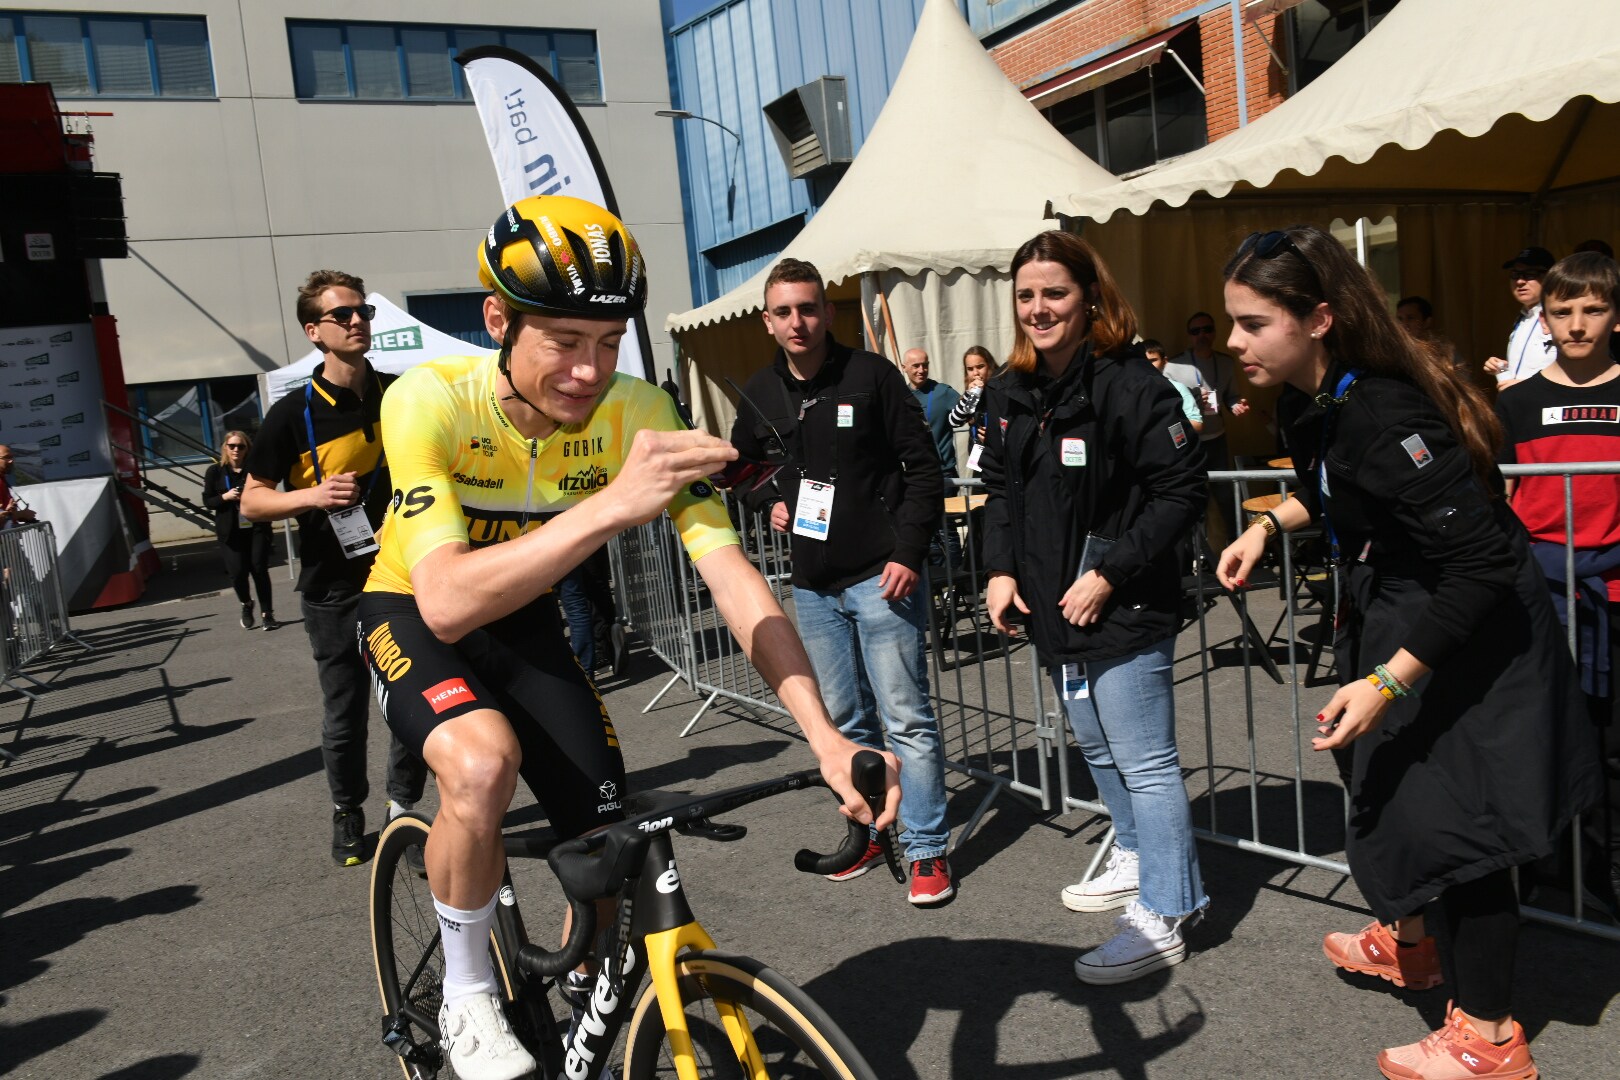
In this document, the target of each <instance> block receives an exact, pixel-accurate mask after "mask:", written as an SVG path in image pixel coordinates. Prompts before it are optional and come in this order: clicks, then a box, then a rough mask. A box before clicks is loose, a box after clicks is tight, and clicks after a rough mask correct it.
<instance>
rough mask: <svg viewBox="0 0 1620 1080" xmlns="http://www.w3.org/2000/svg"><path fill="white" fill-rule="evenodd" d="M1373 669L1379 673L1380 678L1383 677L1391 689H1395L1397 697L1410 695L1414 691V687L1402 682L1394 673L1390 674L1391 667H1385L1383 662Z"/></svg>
mask: <svg viewBox="0 0 1620 1080" xmlns="http://www.w3.org/2000/svg"><path fill="white" fill-rule="evenodd" d="M1373 670H1374V671H1376V672H1377V673H1378V677H1379V678H1380V679H1383V680H1384V681H1385V682H1386V683H1388V684H1389V686H1390V689H1392V690H1394V691H1395V696H1396V697H1408V696H1409V695H1410V694H1411V693H1412V688H1411V687H1410V686H1408V685H1406V684H1405V683H1403V682H1401V680H1399V679H1397V678H1396V677H1395V676H1394V675H1392V674H1390V670H1389V668H1387V667H1385V666H1384V665H1383V664H1379V665H1377V666H1376V667H1374V668H1373Z"/></svg>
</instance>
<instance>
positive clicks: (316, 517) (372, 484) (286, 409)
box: [247, 361, 397, 602]
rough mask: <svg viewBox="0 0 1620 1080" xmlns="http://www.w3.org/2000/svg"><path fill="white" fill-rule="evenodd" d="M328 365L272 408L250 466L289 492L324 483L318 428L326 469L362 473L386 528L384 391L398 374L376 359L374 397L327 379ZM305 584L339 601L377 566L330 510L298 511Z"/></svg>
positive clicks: (305, 589) (372, 517) (375, 517)
mask: <svg viewBox="0 0 1620 1080" xmlns="http://www.w3.org/2000/svg"><path fill="white" fill-rule="evenodd" d="M323 371H324V366H323V367H322V368H321V369H317V370H316V372H315V375H314V377H313V378H311V380H310V382H309V386H308V388H307V389H303V388H301V389H298V390H295V391H293V392H291V393H289V394H288V395H287V396H286V397H284V398H282V399H281V400H280V401H278V402H276V403H275V404H274V405H272V406H271V407H270V411H269V412H268V413H266V414H265V417H264V423H263V424H262V425H261V426H260V427H259V437H258V438H257V439H255V440H254V442H253V449H252V450H250V451H248V459H247V471H248V472H249V473H251V474H253V476H254V477H256V478H257V479H259V480H261V481H263V482H264V483H266V484H285V485H286V487H287V490H288V491H293V490H296V489H299V488H312V487H315V486H316V484H318V483H319V481H318V480H316V478H315V468H314V466H313V464H312V463H311V459H310V447H309V442H310V439H309V433H310V428H311V427H313V428H314V433H315V443H316V449H317V453H318V455H319V461H320V476H321V479H323V480H324V479H325V478H326V477H329V476H334V475H336V474H338V473H345V472H352V473H358V474H359V481H360V490H361V492H362V493H364V492H367V491H368V490H369V494H368V495H366V518H367V519H368V520H369V521H370V522H371V527H372V528H373V529H380V528H382V523H383V518H384V517H385V516H387V514H388V500H389V497H390V495H391V491H390V488H389V482H388V465H387V463H386V461H384V460H383V457H382V450H383V444H382V397H383V391H385V390H386V389H387V388H388V387H389V386H390V385H392V384H393V382H394V379H395V378H396V377H397V376H394V375H385V374H382V373H381V372H378V371H377V370H376V369H375V368H373V367H372V366H371V364H370V362H369V361H368V362H367V363H366V374H365V379H364V381H363V385H364V386H365V388H366V396H365V398H364V399H363V400H362V399H361V398H360V396H359V395H357V394H356V393H355V392H354V391H352V390H349V389H347V388H346V387H341V386H335V385H333V384H332V383H330V382H327V381H326V378H325V376H324V374H323ZM298 538H299V550H298V555H299V560H300V562H299V571H298V591H300V592H302V593H303V594H304V598H305V599H307V600H312V601H317V602H318V601H321V600H337V599H341V598H344V597H347V596H351V595H355V594H357V593H359V592H360V590H361V588H362V587H363V586H364V585H365V583H366V575H367V574H369V573H370V572H371V560H372V557H371V556H370V555H367V556H364V557H363V558H358V559H347V558H344V556H343V550H342V548H341V547H340V546H339V545H338V542H337V536H336V535H335V534H334V533H333V532H332V526H331V523H330V521H329V520H328V518H327V512H326V511H325V510H310V511H307V512H305V513H302V514H299V515H298Z"/></svg>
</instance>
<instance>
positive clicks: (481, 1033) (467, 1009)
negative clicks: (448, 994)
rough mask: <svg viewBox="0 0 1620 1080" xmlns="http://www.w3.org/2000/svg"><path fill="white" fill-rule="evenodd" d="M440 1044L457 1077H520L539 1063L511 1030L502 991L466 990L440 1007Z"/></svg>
mask: <svg viewBox="0 0 1620 1080" xmlns="http://www.w3.org/2000/svg"><path fill="white" fill-rule="evenodd" d="M439 1046H440V1047H442V1048H443V1050H444V1058H445V1061H447V1062H448V1063H449V1064H450V1066H451V1068H453V1069H454V1070H455V1073H456V1076H457V1078H458V1080H518V1078H519V1077H522V1076H528V1075H529V1074H530V1073H533V1072H534V1071H535V1070H536V1069H537V1068H539V1065H538V1064H537V1063H536V1062H535V1060H534V1057H533V1056H532V1055H531V1054H530V1053H529V1052H528V1051H527V1050H525V1049H523V1044H522V1043H520V1042H518V1039H517V1036H516V1035H514V1034H512V1026H511V1025H510V1024H508V1023H507V1022H506V1013H505V1012H503V1011H502V1010H501V997H500V995H499V994H467V995H465V996H463V997H458V998H456V999H455V1000H453V1001H447V1002H445V1003H444V1005H443V1006H441V1007H440V1009H439Z"/></svg>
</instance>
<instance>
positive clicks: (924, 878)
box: [906, 855, 956, 907]
mask: <svg viewBox="0 0 1620 1080" xmlns="http://www.w3.org/2000/svg"><path fill="white" fill-rule="evenodd" d="M955 895H956V886H954V885H952V884H951V864H950V863H949V862H947V861H946V860H945V857H944V856H943V855H941V856H939V857H937V858H933V859H918V860H917V861H916V862H914V863H912V864H911V894H910V895H909V896H907V897H906V899H908V900H910V901H911V902H912V903H913V904H916V905H917V906H918V907H927V906H928V905H929V904H942V903H944V902H945V901H947V900H949V899H950V898H951V897H953V896H955Z"/></svg>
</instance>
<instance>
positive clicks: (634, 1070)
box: [624, 952, 877, 1080]
mask: <svg viewBox="0 0 1620 1080" xmlns="http://www.w3.org/2000/svg"><path fill="white" fill-rule="evenodd" d="M675 966H676V974H677V977H678V982H679V986H680V992H681V999H682V1002H683V1007H684V1009H685V1011H686V1014H687V1027H688V1029H689V1031H690V1033H691V1036H692V1048H693V1053H694V1055H695V1057H696V1059H697V1060H696V1064H697V1068H698V1075H699V1076H701V1077H704V1078H706V1080H708V1078H713V1080H753V1077H752V1075H751V1074H750V1073H749V1072H748V1071H747V1070H745V1069H744V1067H743V1066H742V1065H741V1063H739V1062H738V1061H737V1060H736V1057H735V1054H734V1052H733V1050H732V1047H731V1043H730V1040H729V1039H728V1038H727V1037H726V1034H725V1031H724V1029H723V1027H722V1025H721V1020H720V1016H719V1013H718V1011H717V1010H716V1008H715V1002H717V1001H719V1002H725V1003H729V1004H733V1005H737V1006H740V1007H741V1008H743V1009H744V1010H745V1015H746V1016H747V1018H748V1021H749V1024H750V1026H751V1027H752V1029H753V1031H754V1038H755V1042H756V1043H757V1044H758V1046H759V1050H760V1054H761V1056H762V1057H763V1058H764V1061H765V1066H766V1075H768V1076H770V1077H772V1080H809V1078H812V1077H824V1078H829V1080H833V1078H836V1080H877V1074H876V1073H875V1072H873V1071H872V1067H871V1066H870V1065H868V1064H867V1063H866V1059H865V1058H864V1057H862V1056H861V1052H860V1051H859V1050H857V1049H856V1048H855V1044H854V1043H852V1042H851V1041H850V1039H849V1036H847V1035H845V1034H844V1032H843V1031H842V1030H840V1029H839V1027H838V1025H837V1024H835V1023H833V1021H832V1018H831V1017H829V1016H828V1015H827V1014H826V1012H825V1011H823V1009H822V1008H821V1006H819V1005H817V1004H816V1003H815V1001H814V1000H813V999H812V998H811V997H810V995H809V994H806V993H805V992H804V991H803V990H801V989H799V987H797V986H795V985H794V984H793V983H791V982H789V981H788V980H787V979H786V978H785V977H783V976H782V975H781V974H780V973H778V972H776V971H774V970H772V969H771V968H768V967H766V966H765V965H764V964H762V963H760V962H759V961H757V960H752V959H750V958H748V957H746V956H731V955H728V954H725V953H715V952H695V953H688V954H686V955H684V956H682V957H680V958H679V959H678V960H676V962H675ZM624 1069H625V1077H626V1080H668V1078H670V1077H674V1076H675V1075H676V1073H675V1065H674V1058H673V1054H672V1053H671V1051H670V1049H669V1045H668V1043H667V1041H666V1040H665V1038H664V1017H663V1013H662V1012H661V1011H660V1009H659V1006H658V995H657V993H656V991H655V990H654V989H653V986H652V984H651V983H648V985H647V988H646V990H644V991H643V992H642V994H641V997H640V998H638V999H637V1000H636V1006H635V1009H634V1010H633V1011H632V1013H631V1017H630V1025H629V1034H628V1036H627V1037H626V1039H625V1061H624Z"/></svg>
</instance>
